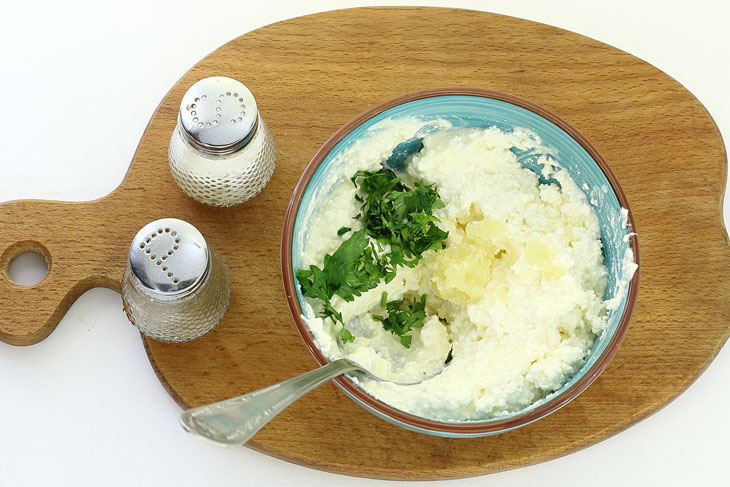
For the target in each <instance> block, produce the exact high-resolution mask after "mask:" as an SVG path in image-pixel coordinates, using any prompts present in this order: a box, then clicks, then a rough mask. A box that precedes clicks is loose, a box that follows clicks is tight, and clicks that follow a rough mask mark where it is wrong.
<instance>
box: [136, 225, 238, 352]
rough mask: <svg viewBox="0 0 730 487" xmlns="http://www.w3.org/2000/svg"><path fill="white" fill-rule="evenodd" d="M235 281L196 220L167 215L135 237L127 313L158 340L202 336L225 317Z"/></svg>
mask: <svg viewBox="0 0 730 487" xmlns="http://www.w3.org/2000/svg"><path fill="white" fill-rule="evenodd" d="M230 296H231V285H230V280H229V277H228V271H227V270H226V267H225V265H224V264H223V260H222V259H221V257H220V256H219V255H218V253H217V252H216V251H215V250H213V249H212V248H210V247H208V245H207V244H206V242H205V239H204V238H203V235H201V233H200V232H199V231H198V230H197V229H196V228H195V227H194V226H193V225H191V224H189V223H187V222H185V221H182V220H178V219H175V218H164V219H161V220H156V221H153V222H151V223H149V224H147V225H145V226H144V227H143V228H142V229H141V230H140V231H139V232H138V233H137V235H136V236H135V237H134V240H133V241H132V245H131V246H130V249H129V259H128V261H127V267H126V269H125V271H124V275H123V277H122V303H123V305H124V311H125V312H126V314H127V317H128V318H129V321H131V322H132V324H134V325H135V326H136V327H137V328H139V330H140V331H141V332H142V333H144V334H145V335H147V336H148V337H150V338H154V339H155V340H159V341H163V342H169V343H179V342H186V341H190V340H193V339H195V338H198V337H200V336H202V335H204V334H205V333H207V332H209V331H210V330H212V329H213V328H214V327H215V326H216V325H217V324H218V322H219V321H220V320H221V318H223V315H224V314H225V312H226V308H227V307H228V303H229V301H230Z"/></svg>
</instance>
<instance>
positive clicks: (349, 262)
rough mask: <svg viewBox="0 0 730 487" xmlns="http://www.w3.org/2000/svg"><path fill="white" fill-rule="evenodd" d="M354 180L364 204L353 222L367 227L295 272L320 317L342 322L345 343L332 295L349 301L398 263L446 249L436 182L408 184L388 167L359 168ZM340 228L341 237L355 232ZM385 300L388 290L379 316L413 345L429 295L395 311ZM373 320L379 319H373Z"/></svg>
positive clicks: (385, 276) (415, 260) (388, 278)
mask: <svg viewBox="0 0 730 487" xmlns="http://www.w3.org/2000/svg"><path fill="white" fill-rule="evenodd" d="M352 182H353V183H354V184H355V186H356V187H357V188H358V189H359V190H360V194H356V195H355V200H356V201H358V202H359V203H362V206H361V207H360V213H359V214H358V215H357V216H355V220H361V221H362V224H363V228H362V229H360V230H358V231H356V232H352V234H351V235H350V236H349V237H348V238H347V239H346V240H344V241H343V242H342V243H341V244H340V246H339V247H338V248H337V250H335V252H334V253H332V254H331V255H330V254H327V255H325V256H324V262H323V265H322V268H319V267H317V266H315V265H312V266H310V267H309V269H301V270H299V271H297V273H296V276H297V280H298V281H299V285H300V286H301V289H302V294H304V296H307V297H309V298H316V299H319V300H321V301H322V302H323V306H322V312H321V316H322V317H325V318H330V319H331V320H332V321H334V322H339V323H340V324H342V330H341V331H340V332H339V338H340V339H341V340H342V341H343V342H345V343H347V342H351V341H353V340H354V339H355V338H354V336H353V335H352V334H351V333H350V332H349V331H348V330H347V328H345V323H344V321H343V319H342V315H341V314H340V313H339V312H337V310H335V309H334V307H333V306H332V304H331V302H330V300H331V299H332V297H333V296H334V295H337V296H340V297H341V298H342V299H344V300H345V301H352V300H354V299H355V297H356V296H360V295H361V294H362V293H363V292H365V291H368V290H370V289H373V288H374V287H376V286H377V285H378V284H379V283H380V281H381V280H382V279H384V280H385V282H390V281H391V280H393V278H394V277H395V275H396V269H397V267H398V266H401V265H405V266H408V267H414V266H415V265H416V264H418V262H419V261H420V259H421V256H422V254H423V253H424V252H426V251H428V250H440V249H442V248H444V241H445V240H446V238H447V237H448V232H445V231H443V230H442V229H440V228H439V227H438V226H437V225H436V224H437V223H439V220H438V218H436V217H435V216H433V210H434V209H437V208H443V207H444V203H443V202H442V201H441V199H440V197H439V194H438V191H436V189H434V187H433V185H428V184H425V183H424V182H422V181H417V182H416V183H415V185H414V187H413V188H410V187H408V186H407V185H405V184H404V183H403V182H401V180H400V178H398V177H397V176H396V175H395V173H394V172H393V171H391V170H390V169H385V168H384V169H381V170H379V171H375V172H371V171H358V172H357V173H355V175H354V176H353V177H352ZM351 231H352V229H351V228H350V227H342V228H340V229H339V230H338V231H337V235H338V236H340V237H341V236H343V235H344V234H346V233H348V232H351ZM393 303H397V304H400V303H399V302H398V301H392V302H387V294H386V293H384V294H383V296H382V299H381V305H382V306H381V307H382V308H384V309H386V310H387V311H388V314H387V316H384V317H377V318H376V319H378V318H382V319H379V321H381V322H382V323H383V327H384V328H385V329H386V330H391V331H393V333H395V334H397V335H398V336H400V337H401V343H402V344H403V345H404V346H406V347H409V346H410V343H411V336H410V335H406V334H405V333H407V332H408V331H409V330H411V329H412V328H420V327H422V326H423V320H424V319H425V316H426V314H425V296H424V297H423V298H422V299H421V301H416V302H414V303H413V305H412V306H411V307H410V308H409V309H408V310H405V311H400V310H397V309H396V307H395V305H393ZM374 318H375V317H374Z"/></svg>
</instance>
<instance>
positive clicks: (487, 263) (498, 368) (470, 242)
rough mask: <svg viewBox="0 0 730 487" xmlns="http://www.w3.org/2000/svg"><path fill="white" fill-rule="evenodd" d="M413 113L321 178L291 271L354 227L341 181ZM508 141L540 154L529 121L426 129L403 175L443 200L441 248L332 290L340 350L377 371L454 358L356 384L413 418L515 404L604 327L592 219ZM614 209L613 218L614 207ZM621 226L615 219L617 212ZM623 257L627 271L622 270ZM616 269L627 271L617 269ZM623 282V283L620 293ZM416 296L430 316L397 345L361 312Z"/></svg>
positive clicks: (572, 360) (551, 381)
mask: <svg viewBox="0 0 730 487" xmlns="http://www.w3.org/2000/svg"><path fill="white" fill-rule="evenodd" d="M421 124H423V122H421V121H418V120H415V119H406V120H399V121H397V122H393V121H390V120H386V121H384V122H381V123H380V124H378V125H377V126H376V128H375V130H373V134H372V136H371V137H369V138H367V140H361V141H358V142H357V143H355V144H354V145H353V146H352V147H351V148H350V149H349V150H347V151H345V152H344V153H343V154H342V155H341V158H342V159H343V160H342V161H339V164H340V165H339V170H338V171H337V173H336V174H333V175H332V176H330V177H329V178H328V180H327V181H325V183H324V184H323V185H322V188H325V189H323V191H326V192H323V193H322V194H320V195H318V197H321V198H326V201H325V202H323V203H322V204H320V205H318V207H317V208H318V209H317V210H316V211H314V212H312V214H310V215H307V217H306V221H307V226H308V231H307V239H306V241H305V242H303V255H302V261H301V262H302V264H303V267H308V266H309V265H312V264H314V265H318V266H321V265H322V259H323V257H324V255H325V254H326V253H332V252H334V251H335V250H336V249H337V247H338V246H339V245H340V243H341V242H342V241H343V240H344V239H346V238H347V236H348V235H344V236H342V237H338V236H337V235H336V231H337V229H338V228H340V227H342V226H348V227H351V228H353V230H357V229H359V228H361V224H360V223H359V222H354V221H353V216H354V215H356V214H357V213H358V212H359V206H360V203H358V202H357V201H356V200H355V199H354V196H355V193H356V188H355V187H354V185H353V184H352V182H351V181H350V177H351V176H352V175H353V174H354V173H355V172H356V171H357V170H361V169H368V170H377V169H379V168H380V162H381V161H383V160H384V159H386V158H387V157H388V155H390V152H391V151H392V149H393V147H394V146H395V145H396V144H397V143H399V142H401V141H403V140H406V139H408V138H410V137H411V136H412V135H413V134H414V133H415V132H416V131H417V130H418V128H419V127H420V125H421ZM510 148H518V149H521V150H527V149H530V148H535V149H538V150H539V151H540V152H548V151H547V150H545V149H544V148H543V147H541V146H540V141H539V139H538V138H537V136H536V135H535V134H533V133H531V132H529V131H527V130H516V131H514V132H510V133H507V132H503V131H501V130H499V129H497V128H487V129H469V130H459V131H455V130H446V131H443V132H437V133H435V134H432V135H428V136H426V137H425V138H424V149H423V150H422V151H421V153H420V154H419V155H417V156H415V157H414V158H413V160H412V161H411V164H410V165H409V167H408V170H407V174H406V175H404V179H405V180H407V181H408V180H410V181H412V180H415V179H423V180H425V181H426V182H427V183H429V184H435V186H436V188H437V189H438V191H439V194H440V196H441V199H442V200H443V202H444V203H445V206H444V208H442V209H437V210H435V211H434V215H435V216H437V217H438V218H439V219H440V220H441V222H440V223H439V226H440V227H441V228H443V229H444V230H447V231H448V232H449V238H448V240H447V242H446V249H444V250H441V251H437V252H434V251H429V252H427V253H426V254H424V257H423V259H422V261H421V262H420V263H419V264H418V265H417V266H416V267H415V268H413V269H410V268H406V267H402V268H399V270H398V275H397V277H396V278H395V279H394V280H393V281H391V282H390V283H388V284H386V283H384V282H381V283H380V284H379V285H378V286H377V287H376V288H374V289H372V290H370V291H368V292H366V293H364V294H363V295H362V296H360V297H358V298H356V299H355V301H352V302H345V301H344V300H342V299H340V298H339V297H337V296H335V297H334V298H333V299H332V304H333V306H334V307H335V308H336V309H337V310H338V311H340V312H341V313H342V315H343V318H344V320H345V322H346V323H347V322H348V321H351V320H357V325H358V326H357V327H358V329H359V330H360V331H362V332H364V335H365V336H361V337H358V338H357V339H356V340H355V341H354V342H353V343H350V344H347V345H346V346H344V347H343V348H344V352H345V354H347V355H348V356H350V357H351V358H353V359H355V360H356V361H358V362H359V363H361V364H362V365H364V366H365V367H367V368H368V369H370V370H372V371H373V372H374V373H375V374H376V375H379V376H384V377H389V376H392V375H393V373H394V369H397V370H398V371H399V373H403V371H405V372H406V374H409V373H413V374H417V373H418V371H419V370H427V369H429V368H431V367H433V366H435V365H437V364H438V362H439V361H443V360H444V358H445V357H446V356H447V354H448V353H449V350H453V360H452V361H451V363H450V364H449V366H448V367H446V369H445V370H444V371H443V373H441V374H440V375H438V376H436V377H434V378H432V379H429V380H426V381H424V382H422V383H420V384H416V385H411V386H402V385H396V384H394V383H390V382H382V381H374V380H371V379H363V380H362V381H361V382H360V385H361V387H362V388H363V389H365V390H366V391H367V392H368V393H370V394H372V395H373V396H375V397H377V398H379V399H381V400H382V401H384V402H386V403H388V404H390V405H392V406H394V407H396V408H399V409H401V410H404V411H407V412H409V413H412V414H416V415H419V416H423V417H427V418H433V419H440V420H471V419H485V418H490V417H496V416H500V415H504V414H508V413H510V412H514V411H518V410H520V409H522V408H524V407H526V406H528V405H530V404H532V403H533V402H535V401H536V400H538V399H540V398H543V397H545V396H546V395H547V394H549V393H550V392H552V391H555V390H557V389H558V388H560V387H561V386H562V384H564V383H565V382H566V381H567V380H568V379H569V378H570V377H571V376H572V375H573V374H574V373H575V372H576V371H577V370H578V369H579V368H580V366H581V365H582V364H583V362H584V359H585V357H586V355H587V353H588V352H589V350H590V347H591V346H592V344H593V341H594V339H595V337H596V335H598V334H600V333H601V332H602V331H603V330H604V328H605V327H606V309H607V306H608V307H609V308H612V307H617V306H618V304H619V303H620V300H621V299H622V296H621V295H617V296H616V297H615V298H613V299H612V300H609V301H608V302H604V301H603V299H602V296H603V295H604V290H605V286H606V280H607V270H606V267H605V265H604V264H603V256H602V246H601V239H600V236H601V235H600V230H599V226H598V220H597V217H596V214H595V212H594V210H593V208H591V206H590V205H589V204H588V202H587V201H586V197H585V195H584V193H583V192H582V191H580V189H579V188H578V187H577V186H576V185H575V183H574V181H573V180H572V179H571V178H570V176H569V175H568V173H567V171H564V170H560V169H559V166H558V164H557V163H556V162H555V161H554V160H552V159H551V158H549V157H547V156H542V158H541V159H540V161H539V162H540V163H542V164H544V169H543V176H547V177H551V178H554V180H556V181H557V182H558V183H559V186H558V185H557V184H554V183H553V184H540V181H539V179H538V175H537V174H535V173H534V172H532V171H530V170H529V169H526V168H523V167H522V166H521V165H520V163H519V162H518V160H517V158H516V156H515V155H514V154H513V153H512V151H511V150H510ZM622 216H623V215H622ZM623 217H624V219H623V224H624V225H625V223H626V221H625V216H623ZM632 265H634V268H631V266H632ZM624 267H625V268H624V273H623V275H624V276H625V277H624V286H626V285H627V284H628V281H629V279H630V277H631V275H632V274H633V269H635V264H633V257H632V256H631V255H627V256H626V258H625V259H624ZM626 276H628V277H626ZM624 291H625V288H624ZM383 292H387V293H388V300H396V299H406V300H409V299H412V298H414V297H419V296H421V295H424V294H425V295H426V296H427V298H426V300H427V308H426V310H427V313H428V318H427V320H426V322H425V325H424V326H423V328H421V329H417V330H416V331H415V332H413V342H412V345H411V347H410V348H409V349H407V350H404V347H403V346H402V345H401V343H400V340H399V338H398V337H397V336H394V335H393V334H392V333H391V332H389V331H386V330H384V329H383V327H382V324H381V323H380V322H378V321H375V320H373V319H372V317H371V314H372V313H375V314H382V313H383V310H382V308H381V307H380V299H381V295H382V293H383ZM319 306H320V304H319V303H318V302H317V301H316V300H312V301H310V302H309V304H308V305H307V306H305V314H306V318H307V323H308V325H309V327H310V328H311V330H312V332H313V334H314V336H315V339H316V341H317V344H318V346H319V347H320V348H321V350H322V351H323V352H324V353H325V354H326V355H328V356H329V357H330V358H337V357H340V356H341V355H342V350H341V349H340V347H338V344H337V342H336V340H335V338H334V336H335V335H336V333H337V331H338V330H339V328H340V325H337V324H334V323H332V322H331V321H330V320H329V319H326V320H323V319H322V318H319V317H317V316H316V314H317V310H318V309H319V308H318V307H319Z"/></svg>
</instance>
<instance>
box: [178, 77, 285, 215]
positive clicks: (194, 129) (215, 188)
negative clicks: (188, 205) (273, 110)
mask: <svg viewBox="0 0 730 487" xmlns="http://www.w3.org/2000/svg"><path fill="white" fill-rule="evenodd" d="M168 159H169V163H170V171H171V173H172V176H173V179H174V180H175V182H176V183H177V185H178V186H179V187H180V189H182V190H183V192H184V193H185V194H187V195H188V196H190V197H191V198H193V199H195V200H197V201H199V202H201V203H204V204H207V205H212V206H233V205H237V204H240V203H243V202H244V201H246V200H248V199H250V198H252V197H254V196H255V195H256V194H258V193H259V192H260V191H261V190H262V189H263V188H264V186H266V184H267V183H268V181H269V179H270V178H271V175H272V174H273V172H274V167H275V164H276V147H275V144H274V138H273V136H272V135H271V132H270V131H269V127H268V126H267V125H266V122H265V121H264V120H263V118H261V116H260V114H259V111H258V108H257V106H256V101H255V99H254V98H253V95H252V94H251V92H250V91H249V90H248V89H247V88H246V87H245V86H244V85H243V84H242V83H240V82H238V81H236V80H233V79H230V78H225V77H220V76H217V77H211V78H205V79H203V80H200V81H198V82H197V83H195V84H194V85H193V86H191V87H190V89H189V90H188V91H187V93H186V94H185V96H184V97H183V99H182V102H181V104H180V112H179V116H178V119H177V124H176V126H175V130H174V131H173V134H172V137H171V138H170V145H169V150H168Z"/></svg>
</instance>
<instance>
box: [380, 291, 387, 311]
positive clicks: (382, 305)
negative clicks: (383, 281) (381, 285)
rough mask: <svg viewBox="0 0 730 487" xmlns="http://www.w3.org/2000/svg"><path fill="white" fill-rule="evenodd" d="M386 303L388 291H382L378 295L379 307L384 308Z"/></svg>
mask: <svg viewBox="0 0 730 487" xmlns="http://www.w3.org/2000/svg"><path fill="white" fill-rule="evenodd" d="M387 303H388V292H387V291H383V294H382V295H381V296H380V307H381V308H385V305H386V304H387Z"/></svg>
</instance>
